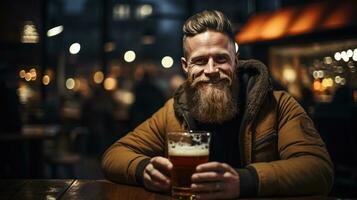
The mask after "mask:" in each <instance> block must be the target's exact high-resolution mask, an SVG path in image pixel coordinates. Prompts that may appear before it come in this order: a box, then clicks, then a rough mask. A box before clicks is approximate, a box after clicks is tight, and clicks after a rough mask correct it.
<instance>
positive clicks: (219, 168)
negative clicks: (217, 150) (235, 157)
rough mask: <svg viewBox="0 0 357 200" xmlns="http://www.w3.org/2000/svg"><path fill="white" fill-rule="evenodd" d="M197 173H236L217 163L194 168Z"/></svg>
mask: <svg viewBox="0 0 357 200" xmlns="http://www.w3.org/2000/svg"><path fill="white" fill-rule="evenodd" d="M196 171H197V172H206V171H217V172H220V171H229V172H232V173H234V174H235V173H236V171H235V170H234V169H233V168H232V167H231V166H229V165H228V164H226V163H219V162H208V163H203V164H200V165H198V166H197V167H196Z"/></svg>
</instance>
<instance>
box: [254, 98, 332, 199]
mask: <svg viewBox="0 0 357 200" xmlns="http://www.w3.org/2000/svg"><path fill="white" fill-rule="evenodd" d="M275 98H276V99H277V101H278V106H279V108H278V114H279V116H278V151H279V156H280V159H281V160H278V161H273V162H265V163H263V162H261V163H253V164H251V165H249V167H253V168H254V169H255V170H256V172H257V174H258V178H259V189H258V195H259V196H269V195H326V194H328V192H329V191H330V189H331V186H332V182H333V164H332V162H331V160H330V156H329V154H328V152H327V150H326V147H325V144H324V142H323V141H322V140H321V137H320V135H319V134H318V132H317V131H316V129H315V128H314V125H313V122H312V120H311V119H310V118H309V117H308V115H307V114H306V113H305V111H304V110H303V108H302V107H301V106H300V105H299V104H298V103H297V102H296V101H295V100H294V99H293V98H292V97H290V96H289V95H288V94H287V93H278V94H275Z"/></svg>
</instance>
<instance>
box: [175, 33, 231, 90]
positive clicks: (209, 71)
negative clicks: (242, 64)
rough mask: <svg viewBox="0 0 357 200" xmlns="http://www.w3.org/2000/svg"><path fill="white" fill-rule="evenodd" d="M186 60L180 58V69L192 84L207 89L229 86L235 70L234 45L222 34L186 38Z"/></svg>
mask: <svg viewBox="0 0 357 200" xmlns="http://www.w3.org/2000/svg"><path fill="white" fill-rule="evenodd" d="M185 42H186V58H181V63H182V68H183V70H184V71H185V72H186V73H187V75H188V79H189V80H191V81H193V82H192V84H193V86H195V85H196V84H199V83H202V84H204V85H206V86H209V87H221V86H222V85H223V84H224V82H227V81H228V82H229V85H231V82H232V79H233V74H234V71H235V68H236V59H235V58H236V57H235V51H234V45H232V44H231V42H230V40H229V37H228V36H227V35H225V34H223V33H220V32H215V31H206V32H203V33H200V34H197V35H195V36H193V37H187V38H186V41H185Z"/></svg>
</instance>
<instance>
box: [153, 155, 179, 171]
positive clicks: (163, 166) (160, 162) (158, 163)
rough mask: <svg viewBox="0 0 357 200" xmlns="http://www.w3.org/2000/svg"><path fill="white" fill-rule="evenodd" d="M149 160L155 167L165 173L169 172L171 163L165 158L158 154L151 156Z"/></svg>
mask: <svg viewBox="0 0 357 200" xmlns="http://www.w3.org/2000/svg"><path fill="white" fill-rule="evenodd" d="M150 162H151V163H152V164H153V165H154V167H155V168H156V169H158V170H159V171H161V172H163V173H165V174H166V175H169V174H170V171H171V169H172V167H173V165H172V163H171V162H170V161H169V160H168V159H167V158H164V157H160V156H157V157H154V158H152V159H151V160H150Z"/></svg>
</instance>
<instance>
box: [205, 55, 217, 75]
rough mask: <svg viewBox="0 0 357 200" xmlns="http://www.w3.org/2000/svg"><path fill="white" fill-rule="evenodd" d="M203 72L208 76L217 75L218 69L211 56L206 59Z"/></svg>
mask: <svg viewBox="0 0 357 200" xmlns="http://www.w3.org/2000/svg"><path fill="white" fill-rule="evenodd" d="M204 73H205V74H206V76H208V77H210V78H213V77H216V76H217V75H218V76H219V69H218V67H217V66H216V64H215V62H214V60H213V59H212V58H210V59H209V60H208V63H207V66H206V67H205V70H204Z"/></svg>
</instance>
